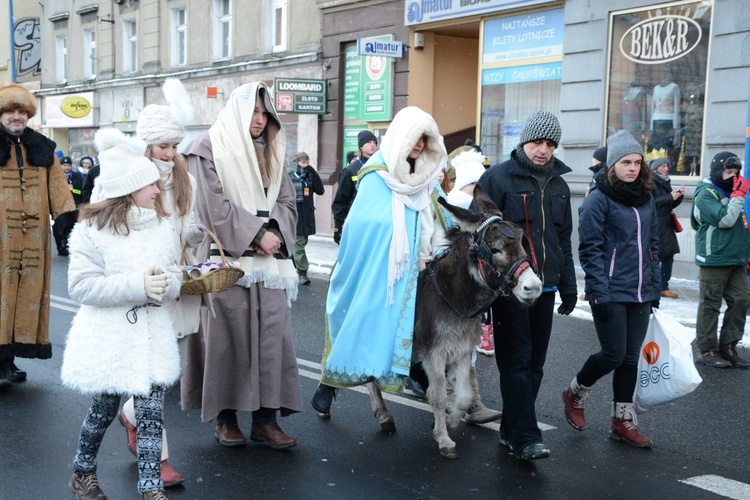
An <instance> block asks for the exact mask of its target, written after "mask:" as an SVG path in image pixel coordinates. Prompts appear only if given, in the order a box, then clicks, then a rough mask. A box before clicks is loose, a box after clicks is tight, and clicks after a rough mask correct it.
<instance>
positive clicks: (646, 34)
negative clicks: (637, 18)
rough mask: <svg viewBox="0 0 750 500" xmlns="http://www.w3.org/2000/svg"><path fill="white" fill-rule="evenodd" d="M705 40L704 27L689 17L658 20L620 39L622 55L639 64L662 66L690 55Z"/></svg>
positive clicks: (641, 25) (627, 33)
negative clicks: (703, 37) (703, 38)
mask: <svg viewBox="0 0 750 500" xmlns="http://www.w3.org/2000/svg"><path fill="white" fill-rule="evenodd" d="M702 36H703V30H702V29H701V25H700V24H698V23H697V22H696V21H695V20H693V19H690V18H689V17H685V16H673V15H668V16H656V17H652V18H650V19H646V20H644V21H641V22H640V23H638V24H636V25H634V26H632V27H631V28H630V29H629V30H628V31H626V32H625V34H624V35H622V38H620V51H621V52H622V55H624V56H625V57H627V58H628V59H630V60H631V61H633V62H636V63H639V64H662V63H665V62H669V61H674V60H675V59H679V58H681V57H682V56H684V55H686V54H688V53H689V52H690V51H691V50H693V49H694V48H696V47H697V46H698V43H699V42H700V41H701V37H702Z"/></svg>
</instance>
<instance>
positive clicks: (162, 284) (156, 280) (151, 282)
mask: <svg viewBox="0 0 750 500" xmlns="http://www.w3.org/2000/svg"><path fill="white" fill-rule="evenodd" d="M171 281H172V279H171V277H170V276H169V275H168V274H165V273H164V272H162V270H161V269H159V268H158V267H151V268H149V269H147V270H146V273H145V275H144V277H143V284H144V288H145V290H146V297H148V298H149V299H153V300H155V301H157V302H161V299H163V298H164V295H166V293H167V290H168V289H169V285H170V282H171Z"/></svg>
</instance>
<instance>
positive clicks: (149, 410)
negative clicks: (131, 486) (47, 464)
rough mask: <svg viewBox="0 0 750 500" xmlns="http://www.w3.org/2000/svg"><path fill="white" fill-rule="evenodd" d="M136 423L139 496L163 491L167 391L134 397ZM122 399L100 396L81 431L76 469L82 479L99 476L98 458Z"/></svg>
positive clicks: (160, 389) (153, 389)
mask: <svg viewBox="0 0 750 500" xmlns="http://www.w3.org/2000/svg"><path fill="white" fill-rule="evenodd" d="M134 401H135V420H136V428H137V429H138V445H137V452H138V492H139V493H145V492H147V491H155V490H160V489H162V488H163V487H164V484H163V482H162V479H161V424H162V413H163V411H164V388H163V387H161V386H156V385H154V386H151V393H150V394H149V395H148V396H135V398H134ZM119 406H120V396H119V395H115V394H97V395H95V396H94V399H93V401H92V402H91V407H90V408H89V412H88V414H86V418H85V419H84V421H83V426H82V427H81V437H80V438H79V440H78V450H77V452H76V457H75V459H74V460H73V469H74V470H75V471H76V472H77V473H78V474H81V475H88V474H93V473H95V472H96V454H97V452H98V451H99V445H101V444H102V439H104V433H105V432H106V431H107V428H108V427H109V425H110V424H111V423H112V421H113V420H114V419H115V416H116V415H117V410H118V409H119Z"/></svg>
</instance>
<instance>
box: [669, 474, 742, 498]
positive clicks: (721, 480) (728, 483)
mask: <svg viewBox="0 0 750 500" xmlns="http://www.w3.org/2000/svg"><path fill="white" fill-rule="evenodd" d="M680 482H681V483H685V484H689V485H690V486H695V487H697V488H700V489H703V490H706V491H710V492H711V493H716V494H717V495H721V496H723V497H727V498H734V499H736V500H743V499H746V498H750V484H745V483H741V482H739V481H735V480H733V479H727V478H725V477H721V476H716V475H714V474H708V475H705V476H694V477H689V478H687V479H680Z"/></svg>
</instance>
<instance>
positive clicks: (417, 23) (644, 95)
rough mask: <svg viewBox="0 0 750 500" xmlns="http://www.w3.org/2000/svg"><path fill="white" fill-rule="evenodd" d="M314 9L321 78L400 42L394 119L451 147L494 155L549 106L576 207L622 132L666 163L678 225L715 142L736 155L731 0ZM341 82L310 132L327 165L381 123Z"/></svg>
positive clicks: (746, 39)
mask: <svg viewBox="0 0 750 500" xmlns="http://www.w3.org/2000/svg"><path fill="white" fill-rule="evenodd" d="M318 6H319V7H320V8H321V10H322V12H323V60H324V63H325V62H330V63H331V69H329V70H327V71H326V72H325V77H326V78H334V79H336V80H337V81H338V82H342V77H346V78H349V76H350V75H349V74H348V73H347V71H346V70H347V69H348V68H349V66H348V64H350V63H348V62H347V61H346V60H345V59H344V55H345V54H346V50H347V49H348V47H350V46H351V44H353V43H356V40H357V39H358V38H361V37H372V36H389V35H390V37H391V38H392V39H394V40H397V41H400V42H402V43H404V44H405V45H408V51H407V52H406V55H405V56H404V57H403V58H401V59H396V60H395V61H392V62H391V63H390V64H391V66H392V67H393V68H394V72H393V76H392V79H393V89H394V96H393V109H392V113H391V116H392V114H393V113H395V112H397V111H398V110H399V109H400V108H401V107H403V106H405V105H417V106H419V107H421V108H423V109H424V110H426V111H428V112H430V113H432V115H433V116H434V117H435V119H436V121H437V123H438V125H439V127H440V130H441V132H442V133H443V135H444V136H445V137H446V146H447V149H448V151H449V152H450V151H451V150H452V149H453V148H454V147H456V146H457V145H459V144H461V143H462V142H463V139H464V138H465V137H467V136H468V137H469V138H471V139H473V140H474V141H475V142H476V143H478V144H480V145H481V146H482V147H483V150H484V152H485V154H487V155H488V156H489V157H490V160H491V162H492V163H493V164H494V163H499V162H501V161H503V160H504V159H507V158H508V155H509V154H510V151H512V149H513V148H514V147H515V145H516V144H517V143H518V138H519V135H520V132H521V129H522V128H523V124H524V122H525V119H526V117H527V116H528V115H529V114H531V113H532V112H534V111H537V110H548V111H551V112H553V113H555V114H556V115H557V116H558V117H559V118H560V122H561V125H562V129H563V135H562V141H561V144H560V146H559V148H558V150H557V152H556V154H557V155H558V156H559V157H560V158H561V159H562V160H563V161H564V162H565V163H566V164H568V166H570V167H571V168H572V169H573V172H572V173H570V174H568V175H567V176H566V179H567V181H568V183H569V184H570V185H571V188H572V190H573V193H574V196H575V199H574V204H576V205H578V204H580V201H581V200H582V198H583V195H584V193H585V190H586V186H587V185H588V183H589V181H590V178H591V177H590V176H591V173H590V171H589V170H588V167H589V165H590V160H591V155H592V153H593V151H594V150H595V149H597V148H598V147H600V146H601V145H603V144H604V143H605V141H606V137H607V136H608V135H610V134H611V133H613V132H614V131H616V130H619V129H627V130H629V131H630V132H631V133H633V135H634V136H635V137H636V138H637V139H638V140H639V141H640V142H641V144H643V146H644V148H645V149H646V151H647V152H648V155H649V156H650V157H651V158H654V157H666V158H668V160H669V164H670V175H671V177H672V184H673V185H680V184H682V185H684V186H685V187H686V190H687V194H688V196H687V199H686V201H685V202H684V203H683V204H682V206H681V207H680V208H679V210H678V215H679V216H681V217H683V225H685V224H684V223H685V222H686V217H687V215H688V213H689V207H690V199H691V195H692V191H693V189H694V187H695V185H696V183H697V182H698V180H700V179H701V178H702V177H703V176H705V175H706V172H705V168H704V165H708V163H710V160H711V158H712V157H713V155H714V154H716V153H717V152H719V151H723V150H730V151H733V152H735V153H737V154H738V155H739V156H740V157H742V156H743V149H744V142H745V134H744V131H745V126H746V115H747V111H748V82H749V81H750V18H749V17H748V16H746V15H744V14H743V12H744V10H743V7H744V2H742V0H714V1H711V0H700V1H696V0H680V1H672V2H654V1H644V0H617V1H614V0H612V1H604V0H603V1H599V2H590V1H586V0H567V1H565V2H560V1H544V0H530V1H526V2H519V1H515V0H485V1H482V2H479V1H468V0H467V1H458V0H439V1H427V0H404V1H400V2H368V3H367V4H366V5H365V4H363V3H362V2H357V1H350V2H346V1H343V2H342V1H324V0H318ZM399 6H400V10H401V19H400V20H396V19H394V17H395V12H396V10H397V8H398V7H399ZM344 27H346V28H348V29H345V28H344ZM339 85H342V83H339ZM344 85H346V84H344ZM346 89H347V87H344V88H341V87H339V88H338V89H337V90H336V92H332V94H338V97H336V96H335V95H334V96H331V97H329V98H331V99H336V98H337V99H338V101H339V105H338V106H336V107H334V106H332V107H331V110H332V112H333V113H332V115H331V116H329V117H326V119H325V121H324V123H325V125H324V126H323V127H322V128H321V133H322V137H321V144H326V148H325V151H322V152H321V155H322V156H323V157H325V158H326V159H327V161H326V164H329V165H333V164H334V161H335V162H337V163H336V164H337V169H338V168H340V167H339V165H340V163H341V161H340V160H339V158H340V157H341V155H342V154H344V153H345V150H346V149H347V139H348V138H349V137H350V136H351V134H350V133H348V131H347V127H348V126H354V127H367V128H369V129H370V130H373V131H375V132H376V133H377V131H379V130H382V129H384V128H385V126H387V121H382V120H373V121H368V120H362V117H361V116H360V117H359V118H360V120H359V121H356V120H354V121H352V120H350V116H349V113H348V111H347V110H345V109H342V106H341V102H342V100H345V99H346V98H347V90H346ZM335 177H336V176H335V175H331V176H330V178H331V179H334V178H335ZM576 212H577V211H576ZM679 236H680V239H681V241H680V243H681V249H682V252H681V254H679V255H678V256H677V258H678V259H682V260H688V261H690V260H692V259H693V241H692V232H690V231H685V232H683V233H681V234H680V235H679Z"/></svg>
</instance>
